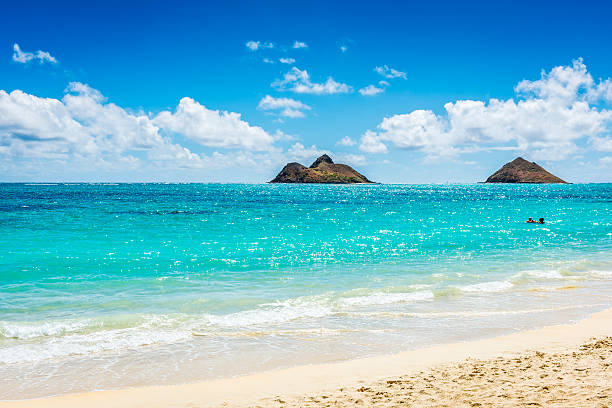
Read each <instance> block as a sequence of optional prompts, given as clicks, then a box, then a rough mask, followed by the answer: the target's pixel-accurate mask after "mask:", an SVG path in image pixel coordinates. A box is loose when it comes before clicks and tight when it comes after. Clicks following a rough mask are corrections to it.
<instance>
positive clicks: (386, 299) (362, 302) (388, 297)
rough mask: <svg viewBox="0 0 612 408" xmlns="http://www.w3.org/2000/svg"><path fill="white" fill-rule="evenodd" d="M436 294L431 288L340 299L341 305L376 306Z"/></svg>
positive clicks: (424, 298) (427, 297) (414, 299)
mask: <svg viewBox="0 0 612 408" xmlns="http://www.w3.org/2000/svg"><path fill="white" fill-rule="evenodd" d="M433 298H434V294H433V292H431V291H429V290H424V291H419V292H408V293H385V292H377V293H373V294H371V295H366V296H357V297H350V298H346V299H342V300H340V301H339V302H338V303H339V305H340V306H344V307H347V306H374V305H388V304H391V303H406V302H409V303H413V302H418V301H423V300H428V299H433Z"/></svg>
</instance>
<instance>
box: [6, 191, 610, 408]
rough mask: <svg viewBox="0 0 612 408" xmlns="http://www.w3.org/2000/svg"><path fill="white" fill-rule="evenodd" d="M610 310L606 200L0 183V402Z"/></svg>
mask: <svg viewBox="0 0 612 408" xmlns="http://www.w3.org/2000/svg"><path fill="white" fill-rule="evenodd" d="M528 217H533V218H535V219H537V218H539V217H544V218H545V220H546V223H545V224H543V225H541V224H526V223H525V220H526V219H527V218H528ZM611 306H612V184H572V185H491V184H474V185H472V184H470V185H275V184H265V185H241V184H0V399H21V398H35V397H42V396H48V395H56V394H62V393H67V392H77V391H90V390H100V389H114V388H121V387H128V386H138V385H146V384H162V383H164V384H168V383H185V382H192V381H199V380H206V379H211V378H222V377H230V376H236V375H243V374H247V373H252V372H257V371H262V370H268V369H275V368H280V367H290V366H295V365H299V364H309V363H320V362H332V361H339V360H345V359H350V358H358V357H365V356H372V355H379V354H388V353H395V352H399V351H403V350H409V349H417V348H420V347H425V346H428V345H433V344H440V343H448V342H457V341H466V340H470V339H476V338H486V337H492V336H497V335H501V334H506V333H512V332H516V331H519V330H524V329H528V328H536V327H542V326H546V325H550V324H555V323H565V322H568V321H576V320H579V319H582V318H584V317H586V316H588V315H589V314H591V313H593V312H595V311H598V310H602V309H605V308H608V307H611Z"/></svg>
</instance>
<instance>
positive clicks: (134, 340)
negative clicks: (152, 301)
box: [0, 327, 191, 364]
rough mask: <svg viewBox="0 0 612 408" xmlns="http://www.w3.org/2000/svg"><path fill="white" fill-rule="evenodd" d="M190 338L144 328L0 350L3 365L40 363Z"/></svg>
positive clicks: (188, 333)
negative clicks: (53, 359)
mask: <svg viewBox="0 0 612 408" xmlns="http://www.w3.org/2000/svg"><path fill="white" fill-rule="evenodd" d="M188 338H191V331H190V330H165V331H160V330H143V329H142V328H141V327H133V328H129V329H116V330H105V331H99V332H95V333H88V334H70V335H67V336H64V337H59V338H58V337H50V338H48V339H45V340H44V341H43V342H37V343H25V344H19V345H14V346H9V347H3V348H0V363H5V364H10V363H23V362H38V361H42V360H46V359H51V358H59V357H68V356H76V355H90V354H97V353H101V352H105V351H117V350H126V349H135V348H138V347H142V346H147V345H152V344H160V343H166V344H167V343H175V342H177V341H180V340H185V339H188Z"/></svg>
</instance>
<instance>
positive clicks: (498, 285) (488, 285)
mask: <svg viewBox="0 0 612 408" xmlns="http://www.w3.org/2000/svg"><path fill="white" fill-rule="evenodd" d="M512 286H514V285H513V284H512V283H511V282H508V281H494V282H482V283H475V284H473V285H466V286H461V287H459V289H461V290H462V291H464V292H483V293H486V292H502V291H504V290H508V289H510V288H511V287H512Z"/></svg>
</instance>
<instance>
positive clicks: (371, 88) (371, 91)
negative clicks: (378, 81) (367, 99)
mask: <svg viewBox="0 0 612 408" xmlns="http://www.w3.org/2000/svg"><path fill="white" fill-rule="evenodd" d="M383 92H385V88H382V87H381V88H378V87H377V86H376V85H368V86H366V87H364V88H361V89H360V90H359V93H360V94H362V95H363V96H374V95H378V94H380V93H383Z"/></svg>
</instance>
